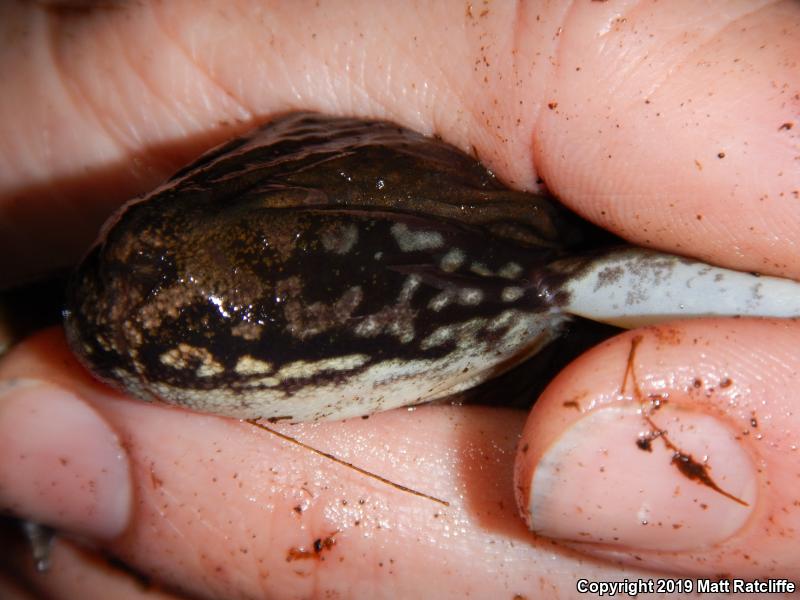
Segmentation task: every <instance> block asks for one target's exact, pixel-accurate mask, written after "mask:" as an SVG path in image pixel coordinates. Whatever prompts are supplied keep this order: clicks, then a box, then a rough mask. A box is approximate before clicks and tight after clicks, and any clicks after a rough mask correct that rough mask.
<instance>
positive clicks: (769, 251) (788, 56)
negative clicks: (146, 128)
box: [533, 2, 800, 278]
mask: <svg viewBox="0 0 800 600" xmlns="http://www.w3.org/2000/svg"><path fill="white" fill-rule="evenodd" d="M578 6H581V7H582V9H577V10H571V11H570V13H569V14H568V15H567V16H566V18H565V19H564V20H563V22H562V23H561V26H562V28H563V29H561V30H560V31H561V36H560V44H561V45H560V50H559V53H558V63H557V67H556V68H555V69H554V73H553V78H552V79H551V80H550V82H549V87H548V89H547V92H546V93H547V97H548V98H549V106H550V107H551V110H544V111H542V114H541V118H540V120H539V121H538V122H537V124H536V128H535V130H534V134H533V142H534V157H533V158H534V161H535V164H536V165H537V166H538V168H539V172H540V175H541V176H542V177H543V178H544V179H545V181H546V182H547V184H548V186H550V189H551V190H553V191H554V192H555V193H556V194H557V195H558V196H559V197H561V198H562V199H563V200H564V201H566V202H567V203H569V204H570V205H571V206H572V207H574V208H575V209H577V210H578V211H579V212H581V213H582V214H584V215H586V216H588V217H589V218H590V219H592V220H593V221H595V222H596V223H598V224H600V225H602V226H604V227H606V228H608V229H611V230H612V231H615V232H617V233H619V234H620V235H622V236H623V237H625V238H627V239H629V240H632V241H634V242H637V243H639V244H643V245H648V246H656V247H659V248H662V249H667V250H670V251H677V252H679V253H683V254H691V255H693V256H696V257H699V258H701V259H703V260H706V261H708V262H713V263H717V264H721V265H725V266H730V267H734V268H737V269H740V270H744V271H757V272H761V273H772V274H782V275H787V276H790V277H794V278H798V277H800V260H798V250H799V249H800V245H798V239H800V237H798V224H799V223H800V202H798V198H800V168H798V167H799V166H800V163H798V161H799V160H800V70H798V69H797V67H796V62H795V58H796V57H797V56H798V55H800V35H798V34H800V4H798V3H797V2H727V3H724V4H723V5H720V4H705V5H701V4H698V3H688V2H687V3H681V4H680V8H678V7H677V6H676V5H675V4H674V3H670V4H669V5H668V6H667V5H656V4H649V3H632V4H629V5H626V6H624V7H623V6H621V5H620V3H616V2H607V3H585V4H582V5H578ZM722 6H724V9H722V10H721V7H722ZM684 9H685V10H684Z"/></svg>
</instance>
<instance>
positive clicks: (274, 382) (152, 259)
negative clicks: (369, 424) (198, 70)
mask: <svg viewBox="0 0 800 600" xmlns="http://www.w3.org/2000/svg"><path fill="white" fill-rule="evenodd" d="M579 233H580V226H578V225H577V224H576V223H575V221H574V219H573V218H571V217H570V216H568V215H567V214H566V213H564V212H563V211H562V210H561V209H560V208H558V207H557V206H555V205H554V204H552V203H551V202H550V201H549V200H547V199H546V198H543V197H540V196H535V195H531V194H524V193H521V192H515V191H511V190H508V189H506V188H505V187H504V186H502V185H501V184H500V183H499V182H498V181H497V180H496V179H495V178H494V177H493V175H492V174H491V173H490V172H488V171H487V170H486V169H485V168H484V167H482V166H481V165H480V163H478V162H477V161H475V160H474V159H472V158H471V157H468V156H466V155H464V154H463V153H461V152H459V151H458V150H456V149H454V148H452V147H451V146H448V145H446V144H444V143H442V142H440V141H437V140H433V139H430V138H425V137H423V136H421V135H419V134H416V133H413V132H410V131H408V130H405V129H402V128H399V127H397V126H395V125H392V124H389V123H384V122H365V121H359V120H351V119H338V118H330V117H324V116H320V115H313V114H295V115H289V116H287V117H284V118H282V119H279V120H277V121H275V122H273V123H272V124H270V125H268V126H267V127H266V128H263V129H261V130H257V131H255V132H253V133H252V134H250V135H249V136H246V137H243V138H240V139H238V140H235V141H233V142H231V143H229V144H227V145H225V146H223V147H220V148H218V149H216V150H214V151H212V152H210V153H209V154H207V155H205V156H204V157H202V158H201V159H200V160H199V161H198V162H197V163H195V164H194V165H191V166H190V167H187V168H186V169H184V170H183V171H181V172H180V173H178V174H176V176H175V177H174V178H173V179H172V180H171V181H169V182H168V183H167V184H165V186H163V187H162V188H161V189H159V190H156V192H154V193H153V194H151V195H150V196H148V197H146V198H144V199H143V200H140V201H136V202H133V203H131V204H129V205H128V206H126V207H125V208H124V209H123V210H122V211H121V212H120V213H119V214H118V215H117V216H116V217H115V218H114V219H113V220H112V222H111V223H110V224H107V225H106V227H105V230H104V233H103V235H102V236H101V240H100V241H99V242H98V243H97V245H96V246H95V247H94V248H93V249H92V251H91V252H90V254H89V255H88V257H87V258H86V259H85V261H84V263H83V264H82V266H81V267H80V269H79V271H78V272H77V274H76V276H75V278H74V280H73V282H72V285H71V287H70V291H69V297H68V307H67V311H66V317H67V318H66V328H67V333H68V338H69V340H70V343H71V345H72V347H73V349H74V350H75V351H76V353H77V354H78V355H79V357H80V358H81V360H82V361H83V362H84V364H86V365H87V366H88V367H89V368H90V369H91V370H92V372H93V373H95V374H96V375H97V376H98V377H99V378H101V379H103V380H105V381H107V382H109V383H111V384H113V385H116V386H117V387H120V388H122V389H124V390H125V391H126V392H128V393H131V394H133V395H135V396H137V397H140V398H142V399H148V400H149V399H160V400H163V401H166V402H169V403H173V404H178V405H183V406H188V407H190V408H193V409H197V410H202V411H209V412H215V413H220V414H225V415H230V416H236V417H268V418H281V419H282V418H287V419H291V420H314V419H320V418H341V417H347V416H355V415H362V414H368V413H371V412H375V411H377V410H383V409H386V408H391V407H394V406H399V405H406V404H414V403H418V402H424V401H427V400H432V399H435V398H439V397H442V396H446V395H449V394H452V393H453V392H457V391H460V390H463V389H466V388H469V387H471V386H474V385H476V384H477V383H480V382H482V381H484V380H486V379H488V378H490V377H492V376H494V375H496V374H497V373H500V372H502V371H504V370H506V369H508V368H509V367H511V366H513V365H514V364H516V363H518V362H519V361H520V360H523V359H524V358H527V357H528V356H530V355H531V354H533V353H535V352H536V351H537V350H538V349H539V348H541V347H542V346H543V345H544V344H546V343H547V342H549V341H550V340H551V339H552V338H553V337H555V336H556V335H557V334H558V332H559V330H560V328H561V325H562V324H563V322H564V321H565V320H566V318H567V317H565V316H564V315H562V314H561V313H560V312H559V311H558V306H559V304H560V303H561V301H562V300H563V298H562V295H563V292H560V291H559V287H560V285H561V282H562V281H563V278H564V276H563V275H562V274H560V273H559V272H556V271H554V270H552V269H550V268H549V267H548V266H547V265H548V264H550V263H551V262H552V261H554V260H555V259H557V258H559V257H561V256H563V255H564V248H565V246H570V245H574V244H575V243H576V242H578V241H579V239H580V235H579Z"/></svg>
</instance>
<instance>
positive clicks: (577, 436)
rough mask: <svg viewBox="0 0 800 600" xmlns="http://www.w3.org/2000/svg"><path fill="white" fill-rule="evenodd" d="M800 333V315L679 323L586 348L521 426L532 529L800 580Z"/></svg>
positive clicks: (603, 546) (652, 560) (676, 566)
mask: <svg viewBox="0 0 800 600" xmlns="http://www.w3.org/2000/svg"><path fill="white" fill-rule="evenodd" d="M637 340H638V341H637ZM799 340H800V327H798V324H797V323H796V322H786V321H766V320H764V321H760V320H721V319H720V320H707V321H706V320H704V321H694V322H678V323H674V324H668V325H663V326H658V327H653V328H648V329H644V330H639V331H635V332H630V333H627V334H625V335H622V336H619V337H616V338H614V339H612V340H609V341H608V342H606V343H604V344H602V345H601V346H598V347H597V348H595V349H594V350H592V351H590V352H589V353H587V354H586V355H584V356H583V357H581V358H580V359H578V360H577V361H576V362H575V363H573V364H572V365H571V366H570V367H568V368H567V369H566V370H565V371H563V372H562V373H561V374H560V375H559V376H558V377H557V378H556V379H555V380H554V381H553V382H552V384H551V385H550V386H549V387H548V388H547V390H546V391H545V392H544V394H543V395H542V397H541V399H540V400H539V401H538V403H537V404H536V406H535V407H534V409H533V411H532V412H531V415H530V417H529V419H528V422H527V425H526V428H525V431H524V433H523V438H522V441H521V454H520V456H519V462H518V467H517V473H516V478H517V481H516V483H517V487H518V490H519V495H518V500H519V501H520V505H521V506H522V507H523V512H524V513H525V514H526V516H527V519H528V523H529V525H530V526H531V528H532V529H533V530H534V531H536V532H538V533H540V534H542V535H545V536H548V537H552V538H556V539H559V540H562V541H569V542H571V543H572V544H574V545H575V547H580V548H581V550H582V551H584V552H587V553H590V554H595V555H598V556H604V557H613V558H616V559H621V560H624V561H628V562H631V563H634V562H635V564H637V565H646V566H649V567H651V568H657V569H661V568H667V569H670V570H673V571H677V572H686V573H696V574H703V575H713V574H716V573H736V574H739V575H742V576H744V577H749V576H757V577H764V576H776V577H787V576H788V577H795V578H796V577H797V575H798V570H797V569H798V564H797V554H796V544H797V542H796V536H795V535H794V534H793V532H794V531H797V528H798V527H800V507H798V504H797V480H798V477H800V468H798V465H799V464H800V463H798V460H797V452H798V449H797V444H796V440H797V438H798V435H800V418H798V416H797V405H798V402H797V394H796V389H795V388H796V381H797V367H796V365H797V364H798V352H797V348H798V341H799Z"/></svg>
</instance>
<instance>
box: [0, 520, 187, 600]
mask: <svg viewBox="0 0 800 600" xmlns="http://www.w3.org/2000/svg"><path fill="white" fill-rule="evenodd" d="M0 540H1V541H2V542H3V544H4V546H3V547H4V548H5V549H7V550H8V552H7V553H4V555H3V556H0V597H2V598H3V599H4V600H6V599H8V600H17V598H19V600H33V599H34V598H48V599H49V600H71V599H72V598H81V599H83V600H95V599H96V600H103V599H105V598H115V599H118V600H176V599H177V598H179V597H182V596H176V595H172V594H170V593H169V592H167V591H164V590H161V589H159V587H158V584H157V583H156V582H153V581H148V580H147V579H146V578H144V577H138V576H136V575H135V574H133V573H130V572H128V571H126V570H125V569H124V568H123V567H122V566H121V565H119V564H113V563H112V561H110V560H109V559H108V557H106V556H103V555H102V554H100V553H97V552H94V551H92V550H90V549H88V548H86V547H81V546H80V545H78V544H76V543H74V542H69V541H67V540H66V539H64V538H59V539H56V540H55V541H54V544H53V549H52V555H51V564H50V567H49V568H48V569H47V570H46V571H45V572H40V571H37V570H35V568H34V564H33V561H32V560H31V557H30V550H29V549H28V548H26V547H25V544H24V542H23V540H22V539H11V538H9V537H8V536H7V535H6V532H5V531H0ZM3 584H6V585H7V587H3ZM12 589H15V590H19V594H20V595H19V596H17V595H13V592H11V591H10V590H12ZM23 590H24V592H25V594H24V595H23Z"/></svg>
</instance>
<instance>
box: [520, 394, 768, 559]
mask: <svg viewBox="0 0 800 600" xmlns="http://www.w3.org/2000/svg"><path fill="white" fill-rule="evenodd" d="M658 432H661V433H660V434H659V433H658ZM654 434H655V435H654ZM737 435H738V432H737V431H734V430H733V429H732V428H731V427H730V426H729V425H728V424H726V423H723V422H721V421H719V420H717V419H716V418H714V417H711V416H709V415H707V414H704V413H700V412H696V411H690V410H682V409H680V408H678V407H672V406H671V405H662V407H661V408H660V409H659V410H657V411H655V413H654V414H652V415H650V421H649V422H648V420H647V419H646V418H645V417H643V416H642V414H641V411H640V410H639V409H638V407H635V406H629V407H612V408H606V409H602V410H597V411H594V412H592V413H589V414H587V415H586V416H585V417H584V418H583V419H580V420H578V421H577V422H575V423H574V424H573V425H572V426H571V427H570V428H569V429H568V430H567V431H565V432H564V433H563V435H562V436H561V437H560V438H559V439H558V440H556V442H555V443H554V444H553V445H552V446H551V447H550V448H549V449H548V450H547V451H546V452H545V453H544V454H543V455H542V457H541V459H540V460H539V462H538V464H537V465H536V468H535V470H534V473H533V477H532V481H531V492H530V496H529V498H528V510H529V514H528V521H529V525H530V527H531V529H533V530H534V531H535V532H537V533H539V534H541V535H543V536H547V537H551V538H556V539H561V540H570V541H577V542H589V543H592V542H594V543H598V544H608V545H613V546H624V547H627V548H630V549H653V550H671V551H677V550H684V551H685V550H696V549H700V548H704V547H708V546H712V545H714V544H716V543H719V542H721V541H723V540H726V539H728V538H729V537H731V536H732V535H734V534H735V533H736V532H737V531H738V530H739V529H740V528H741V527H742V526H743V525H744V523H745V522H746V521H747V519H748V517H749V516H750V514H751V512H752V510H753V504H754V501H755V498H756V490H757V476H756V468H755V465H754V464H753V461H752V460H751V459H750V457H749V456H748V454H747V453H746V452H745V449H744V448H743V447H742V445H741V443H740V442H739V441H737V439H736V438H737Z"/></svg>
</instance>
